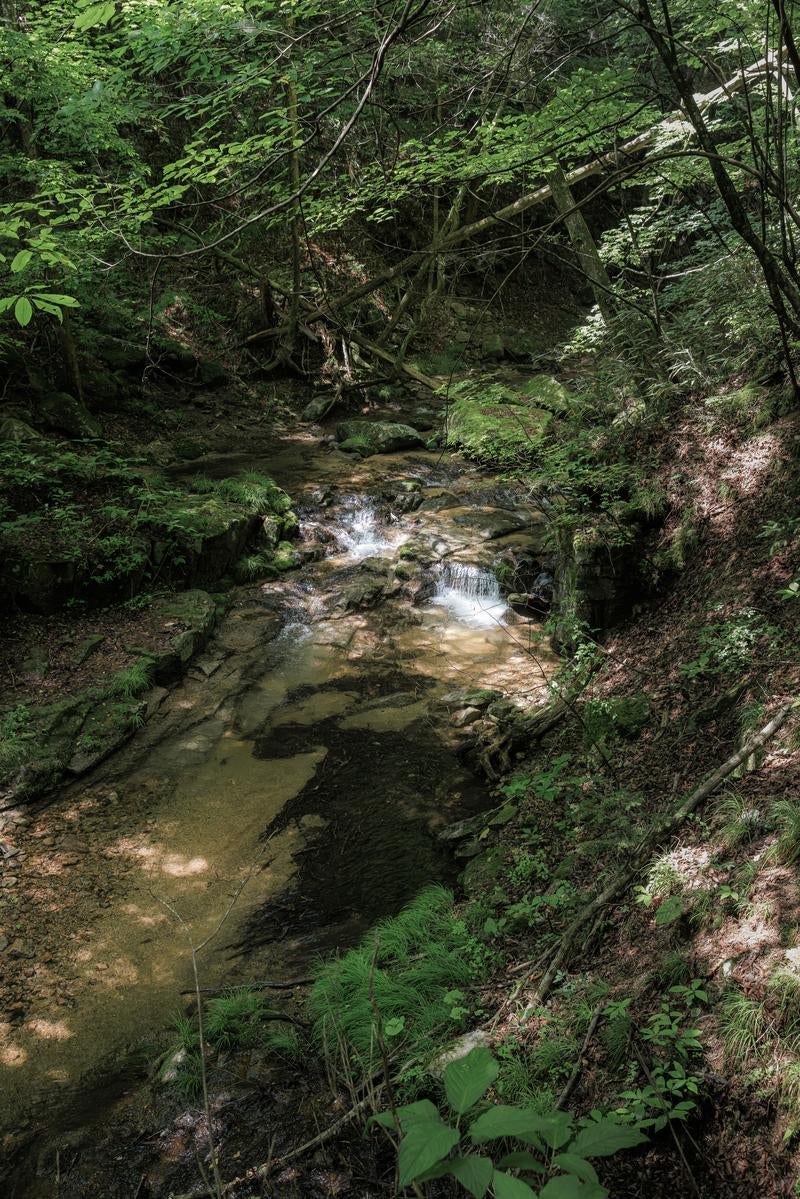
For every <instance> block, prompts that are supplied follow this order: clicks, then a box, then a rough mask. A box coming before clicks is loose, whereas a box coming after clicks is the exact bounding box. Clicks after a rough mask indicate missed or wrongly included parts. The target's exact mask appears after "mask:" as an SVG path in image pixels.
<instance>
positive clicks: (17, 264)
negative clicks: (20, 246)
mask: <svg viewBox="0 0 800 1199" xmlns="http://www.w3.org/2000/svg"><path fill="white" fill-rule="evenodd" d="M32 258H33V253H32V252H31V251H30V250H20V251H19V253H18V254H15V255H14V257H13V258H12V259H11V272H12V274H14V275H18V274H19V272H20V271H24V270H25V267H26V266H27V265H28V263H29V262H30V260H31V259H32Z"/></svg>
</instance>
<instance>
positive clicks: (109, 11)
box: [73, 2, 116, 31]
mask: <svg viewBox="0 0 800 1199" xmlns="http://www.w3.org/2000/svg"><path fill="white" fill-rule="evenodd" d="M115 11H116V9H115V6H114V5H113V4H110V3H105V2H102V3H100V4H92V5H90V7H89V8H86V9H84V11H83V12H82V13H80V14H79V15H78V16H77V17H76V18H75V21H74V23H73V29H76V30H79V31H82V30H84V29H93V28H94V27H95V25H107V24H108V22H109V21H110V20H111V18H112V17H113V16H114V13H115Z"/></svg>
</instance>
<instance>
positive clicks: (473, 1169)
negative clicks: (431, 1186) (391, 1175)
mask: <svg viewBox="0 0 800 1199" xmlns="http://www.w3.org/2000/svg"><path fill="white" fill-rule="evenodd" d="M493 1171H494V1166H493V1165H492V1163H491V1161H490V1160H489V1158H488V1157H478V1156H477V1155H475V1154H472V1155H470V1156H468V1157H454V1158H450V1159H449V1160H447V1161H443V1162H439V1164H438V1165H436V1166H433V1167H432V1168H431V1169H430V1170H426V1171H425V1173H424V1174H420V1175H419V1176H418V1180H419V1181H420V1182H428V1181H429V1180H432V1179H434V1178H444V1176H445V1175H446V1174H450V1175H452V1177H453V1178H457V1179H458V1181H459V1182H460V1183H461V1185H462V1186H463V1187H464V1188H465V1190H467V1191H469V1193H470V1195H474V1196H475V1199H483V1196H484V1195H485V1194H486V1192H487V1191H488V1189H489V1184H490V1183H491V1181H492V1173H493Z"/></svg>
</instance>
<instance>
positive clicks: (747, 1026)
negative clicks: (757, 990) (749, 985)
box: [719, 989, 769, 1064]
mask: <svg viewBox="0 0 800 1199" xmlns="http://www.w3.org/2000/svg"><path fill="white" fill-rule="evenodd" d="M719 1024H720V1032H721V1033H722V1039H723V1041H724V1042H725V1049H726V1051H727V1053H728V1055H729V1056H730V1057H731V1058H732V1059H733V1060H734V1061H735V1062H737V1063H739V1064H744V1063H745V1062H747V1061H748V1060H749V1059H750V1058H753V1057H756V1056H757V1055H758V1053H759V1051H760V1049H761V1047H762V1045H763V1044H764V1042H765V1041H766V1039H767V1037H768V1034H769V1016H768V1014H767V1008H766V1004H764V1003H763V1002H761V1001H760V1000H758V999H750V998H749V997H748V996H747V995H744V994H743V993H742V992H741V991H739V990H736V989H732V990H730V991H728V992H727V993H726V994H725V995H723V996H722V999H721V1001H720V1004H719Z"/></svg>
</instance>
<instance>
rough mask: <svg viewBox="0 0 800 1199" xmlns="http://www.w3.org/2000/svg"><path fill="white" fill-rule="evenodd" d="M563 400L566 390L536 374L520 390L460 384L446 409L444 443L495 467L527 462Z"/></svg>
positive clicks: (499, 386)
mask: <svg viewBox="0 0 800 1199" xmlns="http://www.w3.org/2000/svg"><path fill="white" fill-rule="evenodd" d="M567 401H568V392H567V390H566V388H565V387H564V386H563V384H561V383H559V382H558V381H557V380H556V379H552V378H550V376H549V375H537V376H535V377H534V378H533V379H529V380H528V382H527V383H526V384H525V385H524V386H523V387H522V388H520V389H516V388H511V387H508V386H506V385H505V384H499V383H494V384H489V385H487V386H480V385H477V384H475V383H472V382H470V383H468V384H462V385H461V386H460V387H459V389H458V394H457V396H456V399H455V400H454V402H453V403H452V405H451V406H450V408H449V409H448V413H447V421H446V426H445V431H446V440H447V445H448V446H449V447H450V448H451V449H459V450H462V451H463V452H464V453H465V454H467V455H468V456H469V457H471V458H477V459H479V460H480V461H482V462H486V463H491V464H493V465H496V466H512V465H518V464H522V463H524V462H529V461H531V460H532V459H534V458H535V455H536V447H537V445H538V444H539V442H540V441H541V438H542V436H543V434H544V433H545V431H546V430H547V427H548V425H549V423H550V420H551V419H552V414H553V412H558V411H561V410H563V409H564V407H565V406H566V404H567Z"/></svg>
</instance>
